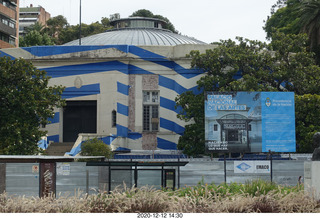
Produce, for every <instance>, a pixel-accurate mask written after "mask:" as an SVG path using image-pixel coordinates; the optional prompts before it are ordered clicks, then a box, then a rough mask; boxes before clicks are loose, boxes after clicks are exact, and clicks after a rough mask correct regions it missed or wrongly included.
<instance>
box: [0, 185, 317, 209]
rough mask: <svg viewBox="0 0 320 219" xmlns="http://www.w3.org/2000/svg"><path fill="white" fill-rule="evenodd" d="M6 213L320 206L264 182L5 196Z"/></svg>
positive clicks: (300, 192) (0, 200)
mask: <svg viewBox="0 0 320 219" xmlns="http://www.w3.org/2000/svg"><path fill="white" fill-rule="evenodd" d="M0 212H1V213H12V212H16V213H31V212H32V213H66V212H70V213H117V212H121V213H137V212H183V213H227V212H232V213H249V212H264V213H267V212H272V213H278V212H281V213H297V212H299V213H307V212H313V213H314V212H320V202H319V200H316V199H314V198H312V197H310V196H307V195H305V193H304V189H303V186H301V185H300V186H292V187H290V186H280V185H277V184H274V183H270V182H265V181H262V180H257V181H251V182H246V183H244V184H239V183H231V184H229V185H228V184H221V185H214V184H204V183H203V181H201V182H199V183H198V185H196V186H192V187H184V188H181V189H178V190H175V191H169V190H156V189H153V188H150V187H143V188H139V189H138V188H134V187H133V188H126V187H125V188H124V189H116V190H114V191H112V192H111V193H110V194H108V193H98V194H93V195H85V194H82V195H81V194H79V195H75V196H74V197H68V198H67V197H60V198H53V197H52V196H51V197H46V198H26V197H9V196H7V195H6V194H1V195H0Z"/></svg>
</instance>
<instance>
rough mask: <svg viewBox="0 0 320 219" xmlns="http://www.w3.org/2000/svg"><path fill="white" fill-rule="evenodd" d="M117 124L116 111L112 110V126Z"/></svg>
mask: <svg viewBox="0 0 320 219" xmlns="http://www.w3.org/2000/svg"><path fill="white" fill-rule="evenodd" d="M116 126H117V111H115V110H112V127H113V128H114V127H116Z"/></svg>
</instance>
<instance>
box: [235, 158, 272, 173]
mask: <svg viewBox="0 0 320 219" xmlns="http://www.w3.org/2000/svg"><path fill="white" fill-rule="evenodd" d="M270 171H271V170H270V161H234V173H268V174H270Z"/></svg>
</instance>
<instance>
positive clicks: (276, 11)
mask: <svg viewBox="0 0 320 219" xmlns="http://www.w3.org/2000/svg"><path fill="white" fill-rule="evenodd" d="M264 30H265V31H266V33H267V38H268V39H271V38H272V34H273V32H275V31H280V32H282V33H285V34H299V33H306V34H307V35H308V38H309V41H308V46H309V48H308V49H309V50H310V51H312V52H314V53H315V54H316V57H315V59H316V61H317V63H318V64H320V1H319V0H278V2H277V3H276V4H275V5H274V6H273V7H272V8H271V16H270V17H268V19H267V21H266V23H265V26H264Z"/></svg>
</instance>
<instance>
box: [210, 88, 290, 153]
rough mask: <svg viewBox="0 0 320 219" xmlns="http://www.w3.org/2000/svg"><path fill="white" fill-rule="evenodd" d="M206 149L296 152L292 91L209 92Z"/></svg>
mask: <svg viewBox="0 0 320 219" xmlns="http://www.w3.org/2000/svg"><path fill="white" fill-rule="evenodd" d="M205 140H206V151H207V152H247V153H248V152H249V153H251V152H252V153H257V152H268V151H269V150H270V151H275V152H295V117H294V94H293V93H290V92H224V93H221V92H209V93H207V94H206V100H205Z"/></svg>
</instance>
